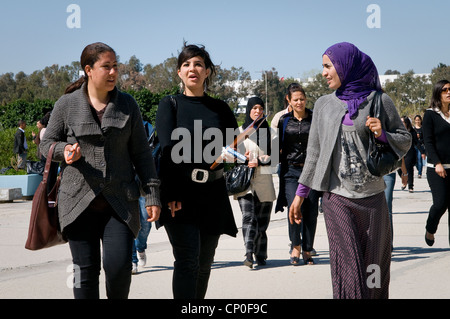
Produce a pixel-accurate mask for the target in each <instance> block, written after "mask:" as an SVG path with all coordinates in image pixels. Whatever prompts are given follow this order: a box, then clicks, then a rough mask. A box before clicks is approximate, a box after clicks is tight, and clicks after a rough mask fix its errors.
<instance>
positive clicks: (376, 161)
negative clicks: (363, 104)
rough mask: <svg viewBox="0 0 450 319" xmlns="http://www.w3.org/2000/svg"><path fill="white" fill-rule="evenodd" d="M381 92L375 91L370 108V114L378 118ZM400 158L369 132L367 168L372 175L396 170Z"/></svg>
mask: <svg viewBox="0 0 450 319" xmlns="http://www.w3.org/2000/svg"><path fill="white" fill-rule="evenodd" d="M381 95H382V93H381V92H376V93H375V96H374V98H373V102H372V106H371V109H370V116H371V117H376V118H379V116H380V111H381V107H382V105H383V104H382V101H381ZM401 163H402V161H401V159H400V158H398V156H397V154H395V152H394V150H393V149H392V148H391V146H390V145H389V144H387V143H382V142H379V141H377V140H376V138H375V135H374V134H373V133H372V132H369V149H368V151H367V168H368V169H369V172H370V173H371V174H372V175H375V176H384V175H387V174H389V173H392V172H393V171H395V170H397V169H398V168H399V167H400V166H401Z"/></svg>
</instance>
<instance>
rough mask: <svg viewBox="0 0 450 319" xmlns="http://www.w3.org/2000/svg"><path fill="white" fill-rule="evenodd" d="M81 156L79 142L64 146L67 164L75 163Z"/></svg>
mask: <svg viewBox="0 0 450 319" xmlns="http://www.w3.org/2000/svg"><path fill="white" fill-rule="evenodd" d="M80 158H81V148H80V146H79V145H78V143H75V144H73V145H71V144H67V145H66V147H64V159H65V161H66V163H67V164H69V165H70V164H73V163H74V162H76V161H78V160H79V159H80Z"/></svg>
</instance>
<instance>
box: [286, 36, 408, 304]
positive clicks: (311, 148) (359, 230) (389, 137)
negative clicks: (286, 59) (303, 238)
mask: <svg viewBox="0 0 450 319" xmlns="http://www.w3.org/2000/svg"><path fill="white" fill-rule="evenodd" d="M322 58H323V72H322V75H323V76H324V77H325V78H326V79H327V82H328V85H329V87H330V88H332V89H335V90H336V91H335V92H334V93H332V94H329V95H325V96H322V97H321V98H319V99H318V100H317V102H316V103H315V105H314V117H313V120H312V124H311V130H310V133H309V140H308V149H307V157H306V160H305V165H304V168H303V173H302V175H301V176H300V179H299V187H298V189H297V193H296V197H295V199H294V202H293V203H292V205H291V207H290V211H289V219H290V222H291V223H294V222H296V223H300V222H301V219H302V214H301V210H300V206H301V204H302V203H303V200H304V198H306V197H307V195H308V192H309V190H310V189H314V190H318V191H322V192H324V194H323V198H322V208H323V212H324V218H325V224H326V228H327V234H328V242H329V246H330V266H331V277H332V278H331V279H332V284H333V297H334V298H336V299H337V298H340V299H341V298H350V299H359V298H388V296H389V280H390V263H391V231H390V221H389V213H388V207H387V204H386V198H385V195H384V188H385V183H384V180H383V177H378V176H373V175H371V174H370V172H369V170H368V168H367V165H366V156H367V149H368V143H369V132H370V131H371V132H373V133H374V134H375V137H376V138H377V139H378V140H379V141H381V142H384V143H389V145H390V146H391V147H392V149H393V150H394V152H395V153H396V154H397V155H398V156H399V158H401V157H403V156H404V155H405V154H406V152H407V151H408V149H409V147H410V145H411V135H410V134H409V133H408V132H407V131H406V129H405V127H404V126H403V124H402V122H401V120H400V116H399V115H398V112H397V110H396V108H395V105H394V103H393V102H392V100H391V99H390V98H389V96H387V95H386V94H383V95H382V102H383V110H382V112H381V115H380V117H379V118H373V117H369V110H370V106H371V103H372V101H373V97H374V95H375V93H376V92H377V91H382V89H381V85H380V81H379V76H378V71H377V68H376V67H375V65H374V63H373V62H372V59H371V58H370V57H369V56H368V55H366V54H365V53H363V52H361V51H360V50H359V49H358V48H357V47H356V46H354V45H353V44H351V43H346V42H344V43H337V44H335V45H333V46H331V47H330V48H328V49H327V50H326V51H325V53H324V54H323V57H322Z"/></svg>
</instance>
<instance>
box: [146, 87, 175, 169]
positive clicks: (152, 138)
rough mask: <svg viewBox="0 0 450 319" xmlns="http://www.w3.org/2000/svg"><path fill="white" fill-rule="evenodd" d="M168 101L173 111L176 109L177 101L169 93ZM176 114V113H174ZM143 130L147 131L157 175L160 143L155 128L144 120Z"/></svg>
mask: <svg viewBox="0 0 450 319" xmlns="http://www.w3.org/2000/svg"><path fill="white" fill-rule="evenodd" d="M170 103H171V105H172V107H173V111H174V112H176V111H177V101H176V100H175V97H174V96H173V95H170ZM175 115H176V113H175ZM144 128H145V132H146V133H147V141H148V144H149V145H150V149H151V150H152V155H153V160H154V161H155V168H156V174H157V175H158V176H159V170H160V167H161V154H162V149H161V144H160V143H159V139H158V136H157V135H156V128H155V127H153V125H151V124H150V123H149V122H147V121H144Z"/></svg>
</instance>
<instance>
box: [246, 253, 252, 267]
mask: <svg viewBox="0 0 450 319" xmlns="http://www.w3.org/2000/svg"><path fill="white" fill-rule="evenodd" d="M244 265H245V266H247V267H249V268H253V254H252V253H247V254H245V260H244Z"/></svg>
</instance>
